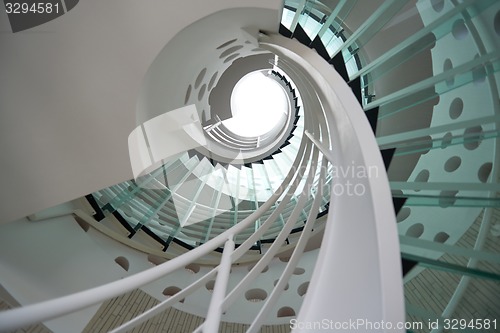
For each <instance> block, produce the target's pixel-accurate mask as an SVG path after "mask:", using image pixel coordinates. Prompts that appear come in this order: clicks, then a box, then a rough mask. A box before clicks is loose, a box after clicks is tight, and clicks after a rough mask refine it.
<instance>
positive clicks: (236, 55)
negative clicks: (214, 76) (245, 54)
mask: <svg viewBox="0 0 500 333" xmlns="http://www.w3.org/2000/svg"><path fill="white" fill-rule="evenodd" d="M239 56H240V54H239V53H235V54H233V55H230V56H229V57H227V58H226V59H225V60H224V63H228V62H230V61H233V60H234V59H236V58H238V57H239Z"/></svg>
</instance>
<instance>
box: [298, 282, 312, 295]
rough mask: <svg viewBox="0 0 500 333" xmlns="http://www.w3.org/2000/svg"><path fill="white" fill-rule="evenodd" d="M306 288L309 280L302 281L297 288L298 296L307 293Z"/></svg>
mask: <svg viewBox="0 0 500 333" xmlns="http://www.w3.org/2000/svg"><path fill="white" fill-rule="evenodd" d="M307 288H309V282H304V283H302V284H301V285H300V286H299V287H298V288H297V294H299V296H304V295H305V294H306V293H307Z"/></svg>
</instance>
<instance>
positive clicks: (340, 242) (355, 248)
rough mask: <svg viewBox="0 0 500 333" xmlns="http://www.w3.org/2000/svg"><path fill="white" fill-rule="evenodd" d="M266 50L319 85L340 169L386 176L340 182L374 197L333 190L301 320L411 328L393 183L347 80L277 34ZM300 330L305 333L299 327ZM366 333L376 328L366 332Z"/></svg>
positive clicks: (349, 177)
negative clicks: (356, 168)
mask: <svg viewBox="0 0 500 333" xmlns="http://www.w3.org/2000/svg"><path fill="white" fill-rule="evenodd" d="M261 44H262V45H261V47H262V46H263V47H264V48H267V49H268V50H271V51H272V52H274V53H276V54H278V55H281V56H282V57H283V58H285V59H287V61H289V62H290V63H293V65H294V66H295V67H296V68H297V69H298V71H297V73H296V75H303V76H306V77H309V78H311V82H313V83H314V84H315V85H316V87H315V88H316V89H317V93H318V96H319V98H320V100H321V102H322V105H323V108H324V110H325V112H326V116H327V119H328V125H329V128H330V131H331V136H332V141H333V144H334V147H335V150H333V151H332V154H331V155H332V158H333V159H334V160H333V161H331V162H332V163H333V164H334V167H336V168H337V169H338V170H346V169H348V168H350V167H351V168H352V167H353V166H361V167H363V168H364V169H365V171H366V170H368V168H369V167H375V168H376V169H377V170H379V172H378V174H377V176H376V177H367V178H364V179H356V176H355V175H352V174H347V175H346V177H341V178H339V181H341V182H351V184H352V183H354V182H358V183H359V184H361V185H362V186H363V188H364V189H365V190H366V192H365V194H366V195H363V196H349V195H339V194H337V193H335V191H332V194H331V201H332V205H331V206H330V214H329V216H328V223H327V226H326V230H325V235H324V240H323V243H322V246H321V249H320V253H319V257H318V261H317V264H316V266H315V269H314V273H313V277H312V279H311V283H310V287H309V290H308V293H307V295H306V298H305V300H304V303H303V305H302V307H301V310H300V312H299V315H298V317H297V321H298V322H307V323H313V322H319V323H321V322H322V321H323V320H329V321H332V322H334V323H345V322H349V321H352V320H357V319H360V320H364V321H370V322H372V323H373V322H378V323H380V322H381V321H384V322H385V323H392V324H394V325H397V324H398V323H403V322H404V319H405V312H404V298H403V285H402V278H401V277H402V273H401V261H400V255H399V253H400V251H399V241H398V234H397V229H396V221H395V214H394V211H393V206H392V200H391V195H390V188H389V182H388V179H387V175H386V173H385V168H384V164H383V161H382V158H381V155H380V152H379V150H378V146H377V143H376V140H375V137H374V135H373V132H372V130H371V127H370V125H369V123H368V121H367V119H366V117H365V115H364V112H363V110H362V109H361V106H360V105H359V103H358V101H357V100H356V98H355V96H354V95H353V93H352V91H351V89H350V88H349V87H348V86H347V85H346V84H345V82H344V81H343V80H342V78H341V77H340V75H339V74H338V73H336V72H335V71H332V68H331V67H330V65H329V64H328V63H326V62H325V61H324V60H323V59H322V58H321V57H320V56H319V55H318V54H317V53H316V52H314V51H313V50H311V49H309V48H307V47H306V46H304V45H302V44H300V43H298V42H296V41H293V40H290V39H288V38H285V37H282V36H279V35H275V34H273V35H269V36H268V37H266V38H265V39H264V38H263V41H262V42H261ZM292 79H294V78H293V77H292ZM340 96H342V98H340ZM346 184H347V183H346ZM360 244H362V245H363V246H360ZM302 327H304V326H302ZM295 331H296V332H301V331H303V330H301V329H300V327H299V328H298V329H297V330H294V332H295ZM358 331H365V332H369V331H371V330H370V329H369V328H363V327H358ZM384 331H387V332H389V330H388V329H386V330H384ZM390 331H391V332H395V331H399V332H402V331H403V330H390Z"/></svg>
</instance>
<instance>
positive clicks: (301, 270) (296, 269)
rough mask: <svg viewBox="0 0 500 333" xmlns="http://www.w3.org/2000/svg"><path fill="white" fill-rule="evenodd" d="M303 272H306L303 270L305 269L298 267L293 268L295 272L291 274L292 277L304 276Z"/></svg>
mask: <svg viewBox="0 0 500 333" xmlns="http://www.w3.org/2000/svg"><path fill="white" fill-rule="evenodd" d="M305 272H306V270H305V269H303V268H300V267H297V268H295V270H294V271H293V274H294V275H302V274H304V273H305Z"/></svg>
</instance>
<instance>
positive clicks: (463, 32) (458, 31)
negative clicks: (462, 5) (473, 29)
mask: <svg viewBox="0 0 500 333" xmlns="http://www.w3.org/2000/svg"><path fill="white" fill-rule="evenodd" d="M451 33H452V35H453V37H455V39H457V40H462V39H465V38H466V37H467V36H468V35H469V29H467V26H466V25H465V22H464V20H462V19H458V20H456V21H455V22H454V23H453V27H452V28H451Z"/></svg>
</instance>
